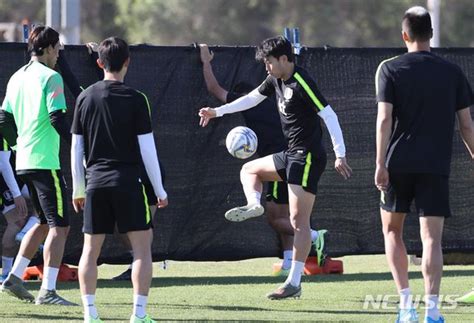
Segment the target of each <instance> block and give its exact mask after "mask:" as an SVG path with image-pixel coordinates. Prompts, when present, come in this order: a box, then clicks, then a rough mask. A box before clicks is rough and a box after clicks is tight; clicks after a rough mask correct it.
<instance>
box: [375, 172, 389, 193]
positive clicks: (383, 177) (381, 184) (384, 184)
mask: <svg viewBox="0 0 474 323" xmlns="http://www.w3.org/2000/svg"><path fill="white" fill-rule="evenodd" d="M388 185H389V181H388V170H387V167H385V166H377V168H376V169H375V186H377V189H378V190H379V191H381V192H386V191H387V189H388Z"/></svg>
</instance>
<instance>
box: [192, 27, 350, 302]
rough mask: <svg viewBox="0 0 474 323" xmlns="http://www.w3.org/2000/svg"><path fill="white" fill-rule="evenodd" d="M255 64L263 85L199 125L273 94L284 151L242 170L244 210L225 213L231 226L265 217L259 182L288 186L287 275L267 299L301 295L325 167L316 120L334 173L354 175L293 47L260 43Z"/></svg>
mask: <svg viewBox="0 0 474 323" xmlns="http://www.w3.org/2000/svg"><path fill="white" fill-rule="evenodd" d="M256 56H257V59H259V60H262V61H263V62H264V63H265V68H266V70H267V72H268V74H269V75H268V77H267V78H266V80H265V81H264V82H263V83H262V84H261V85H260V86H259V87H258V88H256V89H255V90H253V91H251V92H250V93H249V94H247V95H245V96H243V97H241V98H239V99H237V100H235V101H233V102H231V103H228V104H225V105H223V106H221V107H218V108H209V107H206V108H202V109H201V110H200V111H199V116H200V117H201V120H200V125H201V126H203V127H204V126H206V125H207V124H208V123H209V120H211V119H212V118H215V117H221V116H223V115H224V114H227V113H234V112H237V111H243V110H246V109H250V108H252V107H254V106H256V105H257V104H259V103H260V102H262V101H263V100H265V99H266V98H267V97H268V96H271V95H273V94H274V93H276V94H277V101H278V108H279V112H280V119H281V123H282V129H283V133H284V135H285V138H286V139H287V140H288V147H287V149H286V150H284V151H282V152H279V153H276V154H272V155H269V156H266V157H262V158H259V159H255V160H253V161H251V162H248V163H246V164H244V166H243V167H242V170H241V173H240V174H241V176H240V179H241V182H242V186H243V189H244V194H245V197H246V199H247V205H246V206H242V207H236V208H233V209H231V210H229V211H227V212H226V214H225V217H226V218H227V219H229V220H234V221H239V220H243V219H248V218H252V217H256V216H260V215H262V214H263V212H264V209H263V207H262V205H261V204H260V197H261V193H262V182H273V181H278V182H282V181H284V182H287V183H288V198H289V209H290V220H291V224H292V226H293V229H294V242H293V254H294V258H293V261H292V264H291V269H290V273H289V275H288V277H287V279H286V281H285V283H284V284H283V285H282V286H280V287H279V288H278V289H277V290H276V291H275V292H273V293H270V294H268V295H267V297H268V298H270V299H282V298H287V297H298V296H300V295H301V274H302V270H303V268H304V264H305V260H306V257H307V256H308V254H309V251H310V248H311V228H310V225H309V222H310V216H311V212H312V209H313V204H314V200H315V195H316V193H317V185H318V181H319V179H320V177H321V175H322V173H323V171H324V168H325V166H326V151H325V149H324V147H323V143H322V127H321V122H320V118H321V119H323V120H324V122H325V124H326V126H327V128H328V130H329V133H330V135H331V139H332V143H333V147H334V150H335V153H336V162H335V167H336V170H337V171H338V172H339V173H340V174H341V175H342V176H343V177H344V178H349V177H350V175H351V173H352V170H351V168H350V167H349V165H348V164H347V162H346V157H345V156H346V151H345V146H344V140H343V137H342V131H341V128H340V126H339V122H338V119H337V116H336V114H335V113H334V111H333V110H332V108H331V106H330V105H329V104H328V103H327V102H326V100H325V99H324V97H323V96H322V95H321V93H320V92H319V90H318V88H317V87H316V83H315V82H314V80H313V79H312V78H311V77H310V76H309V74H308V73H307V72H306V71H305V70H304V69H302V68H301V67H299V66H296V65H295V63H294V56H293V50H292V46H291V43H290V42H289V41H288V40H287V39H285V38H284V37H282V36H278V37H274V38H269V39H266V40H264V41H263V42H262V43H261V44H260V46H259V47H258V49H257V55H256Z"/></svg>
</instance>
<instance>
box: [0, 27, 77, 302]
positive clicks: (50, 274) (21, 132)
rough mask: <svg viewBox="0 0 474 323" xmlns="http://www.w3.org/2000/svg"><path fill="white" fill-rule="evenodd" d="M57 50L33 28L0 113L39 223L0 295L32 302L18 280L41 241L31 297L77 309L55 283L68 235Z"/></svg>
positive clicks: (45, 33)
mask: <svg viewBox="0 0 474 323" xmlns="http://www.w3.org/2000/svg"><path fill="white" fill-rule="evenodd" d="M60 46H61V44H60V42H59V34H58V32H57V31H55V30H54V29H52V28H50V27H46V26H37V27H36V28H34V30H33V31H32V32H31V34H30V37H29V39H28V51H29V53H30V54H31V60H30V62H29V63H28V64H26V65H25V66H23V67H22V68H20V69H19V70H18V71H17V72H16V73H15V74H14V75H13V76H12V77H11V78H10V80H9V82H8V87H7V92H6V95H5V100H4V101H3V105H2V110H0V130H1V131H2V133H3V136H4V138H5V139H6V140H7V141H8V143H9V145H10V146H11V147H13V146H14V145H15V144H16V142H17V154H16V171H17V174H18V175H19V176H20V179H21V180H22V181H24V182H25V183H26V184H27V185H28V188H29V191H30V194H31V197H32V200H33V204H34V206H35V209H36V212H37V214H38V215H39V217H40V219H41V223H40V224H37V225H35V226H34V227H33V228H32V229H31V230H30V231H29V232H28V233H27V234H26V236H25V237H24V239H23V240H22V243H21V245H20V250H19V252H18V256H17V258H16V260H15V263H14V264H13V268H12V271H11V273H10V274H9V275H8V277H7V279H6V280H5V281H4V282H3V284H2V287H1V290H2V291H5V292H8V293H9V294H12V295H13V296H16V297H17V298H20V299H24V300H28V301H33V300H34V297H33V295H31V294H30V293H29V292H28V291H27V290H26V288H25V287H24V286H23V281H22V279H21V277H22V276H23V273H24V271H25V269H26V267H27V266H28V264H29V263H30V260H31V258H32V257H33V256H34V254H35V253H36V251H37V250H38V246H39V245H40V244H41V243H42V242H43V240H44V239H45V238H46V241H45V244H44V250H43V258H44V279H43V282H42V284H41V289H40V291H39V293H38V296H37V298H36V304H37V305H41V304H56V305H76V304H74V303H71V302H69V301H67V300H65V299H64V298H62V297H60V296H59V295H58V294H57V293H56V280H57V277H58V273H59V266H60V264H61V260H62V258H63V253H64V246H65V243H66V238H67V235H68V232H69V214H68V212H67V203H66V197H65V186H64V180H63V178H62V175H61V170H60V164H59V141H60V137H61V138H63V139H64V140H66V141H67V142H70V138H71V137H70V134H69V132H68V126H67V123H66V120H65V112H66V101H65V97H64V87H63V80H62V78H61V76H60V75H59V74H58V73H57V72H56V71H54V70H53V68H54V66H55V65H56V61H57V59H58V55H59V49H60ZM17 133H18V138H16V136H17ZM16 139H17V140H16Z"/></svg>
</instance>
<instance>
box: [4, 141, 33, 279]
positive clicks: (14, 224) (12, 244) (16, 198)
mask: <svg viewBox="0 0 474 323" xmlns="http://www.w3.org/2000/svg"><path fill="white" fill-rule="evenodd" d="M0 143H2V145H1V146H0V172H1V174H2V176H1V177H0V194H1V195H0V200H1V201H0V204H1V205H0V208H1V210H2V213H3V216H4V217H5V220H6V222H7V227H6V229H5V232H4V233H3V237H2V275H1V277H0V280H1V282H3V280H5V279H6V278H7V276H8V274H9V273H10V271H11V269H12V267H13V259H14V257H15V255H16V253H17V251H18V244H17V243H16V241H15V236H16V234H17V233H18V232H20V230H21V229H22V227H23V226H24V224H25V222H26V218H27V214H28V208H27V206H26V202H25V199H24V198H23V196H22V194H21V191H20V188H19V186H18V183H17V181H16V178H15V174H14V172H13V169H12V166H11V164H10V158H11V150H10V149H9V147H8V144H7V143H6V141H4V140H3V137H2V136H1V134H0Z"/></svg>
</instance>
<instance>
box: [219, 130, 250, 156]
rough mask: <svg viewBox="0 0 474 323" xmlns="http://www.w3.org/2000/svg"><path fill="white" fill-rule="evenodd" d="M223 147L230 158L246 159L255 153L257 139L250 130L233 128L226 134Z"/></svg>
mask: <svg viewBox="0 0 474 323" xmlns="http://www.w3.org/2000/svg"><path fill="white" fill-rule="evenodd" d="M225 145H226V147H227V150H228V151H229V153H230V154H231V155H232V156H234V157H236V158H239V159H246V158H249V157H250V156H252V155H253V154H255V152H256V151H257V146H258V139H257V135H256V134H255V132H253V130H252V129H250V128H247V127H235V128H234V129H232V130H231V131H229V133H228V134H227V138H226V140H225Z"/></svg>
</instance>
